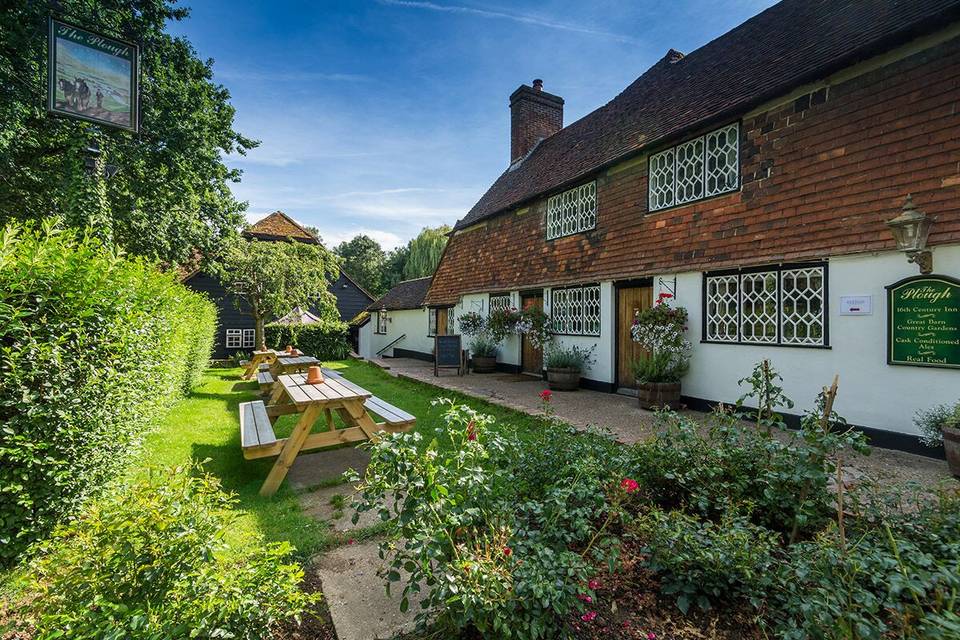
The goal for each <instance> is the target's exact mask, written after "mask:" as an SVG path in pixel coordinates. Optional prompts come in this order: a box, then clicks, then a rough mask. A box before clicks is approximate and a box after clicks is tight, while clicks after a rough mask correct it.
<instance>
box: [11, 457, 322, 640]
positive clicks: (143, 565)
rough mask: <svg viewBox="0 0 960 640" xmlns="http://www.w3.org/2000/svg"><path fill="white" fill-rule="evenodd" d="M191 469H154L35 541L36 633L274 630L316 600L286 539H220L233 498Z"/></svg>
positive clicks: (264, 634) (169, 634) (183, 634)
mask: <svg viewBox="0 0 960 640" xmlns="http://www.w3.org/2000/svg"><path fill="white" fill-rule="evenodd" d="M191 471H192V470H191V469H190V468H177V469H171V470H166V471H159V470H150V471H148V472H147V473H146V474H145V476H144V477H143V479H141V480H138V481H135V482H133V483H132V484H131V485H130V486H119V487H116V488H114V489H113V490H112V491H110V492H108V493H107V494H106V495H104V496H103V497H102V498H101V499H99V500H96V501H94V502H92V503H91V504H90V505H88V507H87V508H86V509H85V510H84V511H83V513H81V514H80V516H79V517H78V518H77V519H76V520H74V521H72V522H70V523H69V524H64V525H61V526H59V527H58V528H57V529H56V530H55V532H54V535H53V536H52V538H51V540H49V541H48V542H45V543H43V544H42V545H40V547H39V551H40V553H39V554H38V559H37V560H36V561H34V563H33V565H32V567H31V569H32V571H33V585H32V591H33V596H34V597H33V598H32V604H31V605H30V607H31V612H32V614H33V616H34V618H35V620H34V622H35V624H36V627H37V637H38V638H40V639H43V638H55V637H61V636H62V637H70V638H77V639H86V638H90V639H93V638H117V639H120V638H129V637H136V638H156V639H158V640H159V639H161V638H164V639H167V638H170V639H173V638H194V637H203V638H216V637H224V638H226V637H229V638H243V639H247V640H253V639H259V638H270V637H272V635H271V627H272V626H273V625H274V624H275V623H277V622H279V621H281V620H285V619H288V618H292V617H299V616H300V615H302V614H303V612H304V611H305V610H306V608H307V607H308V606H309V605H310V604H311V603H312V602H314V601H315V600H316V598H315V597H314V596H309V595H306V594H304V593H303V592H301V591H300V589H299V583H300V581H301V579H302V577H303V572H302V571H301V569H300V568H299V566H298V565H296V564H292V563H289V562H288V558H289V555H290V551H291V549H290V546H289V545H288V544H286V543H283V544H267V543H266V542H264V541H263V540H262V539H255V540H245V541H244V544H243V545H242V546H234V547H231V546H228V545H227V544H226V543H225V542H224V536H225V534H226V533H227V531H228V530H229V529H230V528H231V525H232V524H233V518H234V515H233V514H234V512H232V511H230V510H229V508H230V506H231V505H232V504H233V500H232V499H231V498H229V497H228V496H227V495H226V494H224V493H223V492H222V491H221V490H220V487H219V484H218V482H217V481H216V480H215V479H213V478H212V477H211V476H209V475H206V474H203V473H202V472H200V470H199V469H197V471H198V472H200V473H199V474H198V475H197V476H193V475H191Z"/></svg>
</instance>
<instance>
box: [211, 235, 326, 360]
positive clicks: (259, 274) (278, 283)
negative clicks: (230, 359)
mask: <svg viewBox="0 0 960 640" xmlns="http://www.w3.org/2000/svg"><path fill="white" fill-rule="evenodd" d="M211 270H212V271H213V272H214V273H215V274H216V275H217V277H218V278H219V279H220V281H221V282H222V283H223V285H224V287H226V289H227V290H228V291H229V292H230V293H232V294H233V295H234V296H236V298H237V299H238V303H242V304H241V306H240V310H241V311H244V312H246V313H249V314H250V316H252V317H253V319H254V322H255V323H256V344H257V346H259V345H261V344H263V341H264V333H263V327H264V324H265V323H266V322H267V320H269V319H270V318H273V317H278V316H283V315H285V314H287V313H289V312H290V311H292V310H293V308H294V307H310V308H313V309H316V310H318V311H319V315H320V318H321V319H322V320H331V321H337V320H339V318H340V316H339V314H338V313H337V306H336V298H335V297H334V296H333V294H332V293H330V291H329V290H328V287H329V286H330V283H331V282H334V281H336V279H337V277H338V276H339V274H340V265H339V263H338V261H337V258H336V256H334V255H333V254H332V253H330V252H329V251H328V250H327V249H326V248H324V247H323V246H322V245H313V244H306V243H303V242H270V241H259V240H235V241H232V242H229V243H227V245H226V246H225V248H224V249H223V251H222V252H221V253H220V254H219V255H218V256H217V258H216V260H214V264H213V267H212V269H211Z"/></svg>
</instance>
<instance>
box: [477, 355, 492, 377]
mask: <svg viewBox="0 0 960 640" xmlns="http://www.w3.org/2000/svg"><path fill="white" fill-rule="evenodd" d="M496 370H497V357H496V356H473V372H474V373H493V372H494V371H496Z"/></svg>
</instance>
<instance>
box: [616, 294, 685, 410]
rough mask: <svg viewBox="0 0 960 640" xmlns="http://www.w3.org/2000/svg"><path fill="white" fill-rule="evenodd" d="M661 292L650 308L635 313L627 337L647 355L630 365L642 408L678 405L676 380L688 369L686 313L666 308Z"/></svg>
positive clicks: (668, 296) (665, 295) (677, 381)
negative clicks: (629, 335)
mask: <svg viewBox="0 0 960 640" xmlns="http://www.w3.org/2000/svg"><path fill="white" fill-rule="evenodd" d="M672 297H673V296H672V295H670V294H668V293H661V294H660V296H659V297H658V298H657V302H656V304H654V305H653V306H652V307H651V308H649V309H645V310H643V311H639V312H637V314H636V316H635V317H634V320H633V327H632V328H631V332H630V333H631V337H632V338H633V340H634V341H635V342H637V343H639V344H640V345H641V346H642V347H643V348H644V349H645V350H646V351H647V354H646V355H645V356H644V357H642V358H640V359H638V360H636V361H635V362H633V363H631V366H632V367H633V373H634V377H635V378H636V381H637V396H638V398H639V401H640V406H641V407H643V408H644V409H653V408H659V407H667V406H669V407H672V408H674V409H676V408H677V407H679V406H680V379H681V378H682V377H683V376H684V375H685V374H686V373H687V370H688V369H689V367H690V341H689V340H687V338H686V331H687V310H686V309H684V308H682V307H672V306H670V303H669V300H670V299H671V298H672Z"/></svg>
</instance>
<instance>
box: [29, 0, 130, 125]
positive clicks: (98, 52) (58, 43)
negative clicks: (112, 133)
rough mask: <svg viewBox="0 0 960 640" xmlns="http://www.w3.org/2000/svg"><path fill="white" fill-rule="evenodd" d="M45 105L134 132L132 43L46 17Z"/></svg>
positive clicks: (58, 111)
mask: <svg viewBox="0 0 960 640" xmlns="http://www.w3.org/2000/svg"><path fill="white" fill-rule="evenodd" d="M48 46H49V52H50V58H49V65H48V69H47V109H48V110H49V111H50V112H51V113H56V114H60V115H65V116H69V117H71V118H80V119H82V120H88V121H90V122H96V123H97V124H103V125H107V126H110V127H119V128H121V129H129V130H130V131H137V129H138V126H139V123H138V122H137V113H138V107H137V98H138V95H137V93H138V90H139V82H138V71H137V63H138V59H139V49H138V48H137V45H135V44H131V43H129V42H124V41H122V40H117V39H116V38H111V37H109V36H106V35H103V34H101V33H97V32H95V31H90V30H88V29H83V28H81V27H78V26H76V25H72V24H69V23H67V22H63V21H61V20H57V19H55V18H50V35H49V45H48Z"/></svg>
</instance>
